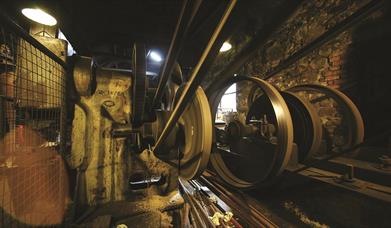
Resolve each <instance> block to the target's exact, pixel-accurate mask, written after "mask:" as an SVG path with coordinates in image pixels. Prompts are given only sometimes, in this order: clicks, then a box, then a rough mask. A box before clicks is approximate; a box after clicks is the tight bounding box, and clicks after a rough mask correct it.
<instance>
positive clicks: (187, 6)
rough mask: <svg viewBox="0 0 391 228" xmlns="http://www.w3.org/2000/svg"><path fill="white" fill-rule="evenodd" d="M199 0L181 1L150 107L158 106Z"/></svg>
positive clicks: (197, 7) (199, 3)
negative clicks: (176, 21) (180, 8)
mask: <svg viewBox="0 0 391 228" xmlns="http://www.w3.org/2000/svg"><path fill="white" fill-rule="evenodd" d="M201 1H202V0H201ZM201 1H200V0H198V1H188V0H185V1H184V2H183V6H182V10H181V13H180V16H179V19H178V23H177V25H176V27H175V31H174V35H173V37H172V40H171V44H170V48H169V49H168V53H167V57H166V59H165V61H164V64H163V68H162V71H161V72H160V79H159V85H158V87H157V89H156V93H155V96H154V97H153V101H152V106H151V108H156V107H158V106H159V105H158V104H159V102H160V101H161V99H162V97H163V94H164V93H163V92H164V88H165V86H166V84H167V81H168V79H169V77H170V75H171V73H172V71H173V69H174V66H175V63H176V60H177V58H178V56H179V53H180V51H181V49H182V47H183V44H184V41H185V39H186V36H187V32H188V29H189V27H190V24H191V22H192V21H193V18H194V16H195V14H196V13H197V11H198V9H199V6H200V5H201Z"/></svg>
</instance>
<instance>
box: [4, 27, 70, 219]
mask: <svg viewBox="0 0 391 228" xmlns="http://www.w3.org/2000/svg"><path fill="white" fill-rule="evenodd" d="M0 29H1V30H0V207H1V208H0V210H1V211H0V227H15V226H16V227H19V226H25V225H52V224H58V223H60V222H61V221H62V219H63V216H64V213H65V206H66V205H65V204H66V197H67V191H66V190H67V177H66V175H65V168H64V164H63V159H62V157H61V153H60V152H61V150H62V145H63V141H62V140H61V139H62V137H63V134H62V131H63V129H64V118H65V84H66V83H65V82H66V74H65V69H64V68H63V66H62V65H61V64H59V63H58V62H56V61H54V60H53V59H52V58H50V57H49V56H48V55H47V54H45V52H43V51H42V50H41V49H40V48H38V47H36V45H33V44H32V43H31V42H29V41H27V40H26V39H25V38H23V37H21V36H20V35H19V33H15V32H14V31H13V30H12V29H11V28H10V27H9V26H7V25H5V24H3V22H2V21H0ZM65 53H66V49H65Z"/></svg>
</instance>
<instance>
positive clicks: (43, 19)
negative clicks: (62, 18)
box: [22, 8, 57, 26]
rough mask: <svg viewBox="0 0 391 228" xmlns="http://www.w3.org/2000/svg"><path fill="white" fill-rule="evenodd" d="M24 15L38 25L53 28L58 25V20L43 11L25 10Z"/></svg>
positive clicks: (23, 10)
mask: <svg viewBox="0 0 391 228" xmlns="http://www.w3.org/2000/svg"><path fill="white" fill-rule="evenodd" d="M22 14H23V15H24V16H26V17H27V18H28V19H30V20H32V21H35V22H37V23H40V24H43V25H48V26H53V25H56V24H57V20H56V18H54V17H53V16H52V15H50V14H48V13H46V12H45V11H43V10H41V9H33V8H24V9H22Z"/></svg>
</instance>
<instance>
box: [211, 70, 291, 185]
mask: <svg viewBox="0 0 391 228" xmlns="http://www.w3.org/2000/svg"><path fill="white" fill-rule="evenodd" d="M235 83H236V85H237V91H236V93H238V94H237V95H236V97H237V98H238V100H239V101H238V102H239V105H238V106H247V107H244V108H243V107H241V108H240V109H239V108H238V110H237V113H229V112H227V113H223V114H221V113H222V112H224V110H223V109H222V108H221V107H222V106H221V105H219V104H220V102H221V100H222V98H223V96H224V94H225V91H226V90H227V89H228V88H229V87H230V86H231V85H233V84H235ZM243 84H244V86H243ZM248 84H253V85H254V86H257V87H258V88H260V90H261V93H262V95H261V96H260V97H259V100H258V101H256V102H254V103H252V104H251V105H250V106H248V105H246V104H247V102H242V101H240V98H241V97H243V96H242V94H241V93H245V90H246V89H243V88H251V87H249V86H248ZM241 86H242V87H243V88H238V87H241ZM227 94H228V93H227ZM223 99H224V98H223ZM244 100H245V99H244ZM209 103H210V105H211V107H212V114H213V118H214V119H213V120H214V123H213V124H214V126H215V128H214V139H213V140H214V145H215V147H214V150H213V153H212V154H211V158H210V161H211V164H212V166H213V168H214V170H215V171H216V173H217V174H218V175H219V176H220V177H221V178H222V179H223V180H224V181H226V182H227V183H228V184H229V185H231V186H234V187H237V188H252V187H255V186H259V185H268V184H270V183H271V182H272V181H274V180H275V179H276V177H277V176H278V175H279V174H281V173H282V171H283V170H284V169H285V167H286V166H287V163H288V161H289V159H290V157H291V152H292V147H293V127H292V119H291V115H290V112H289V110H288V106H287V105H286V103H285V101H284V98H283V97H282V96H281V94H280V93H279V91H278V90H277V89H275V88H274V87H273V86H272V85H270V84H269V83H267V82H266V81H264V80H261V79H259V78H255V77H240V76H238V77H234V78H232V79H230V80H228V81H226V82H225V83H224V84H223V86H222V88H221V89H219V90H218V91H216V92H215V93H214V94H212V95H211V96H210V97H209ZM221 116H224V117H225V118H224V119H223V120H224V122H225V123H224V125H221V124H219V122H218V120H216V117H217V118H220V120H221ZM232 116H233V117H232Z"/></svg>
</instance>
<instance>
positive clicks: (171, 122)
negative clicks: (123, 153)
mask: <svg viewBox="0 0 391 228" xmlns="http://www.w3.org/2000/svg"><path fill="white" fill-rule="evenodd" d="M236 2H237V0H230V2H229V3H228V5H227V7H226V10H225V12H224V14H223V15H222V17H221V19H220V22H219V23H218V24H217V27H216V28H215V30H214V32H213V34H212V37H211V38H210V40H209V42H208V45H207V46H206V48H205V50H204V52H203V53H202V55H201V57H200V60H199V61H198V63H197V65H196V66H195V68H194V69H193V71H192V74H191V76H190V79H189V82H188V83H186V85H185V87H184V89H183V93H182V94H181V96H180V98H179V100H178V103H177V104H176V106H175V108H174V111H173V112H172V114H171V115H170V118H169V119H168V121H167V124H166V126H165V128H164V129H163V131H162V134H161V135H160V137H159V139H158V140H157V142H156V144H155V147H154V149H153V151H154V153H158V151H159V148H160V146H161V145H162V144H163V143H164V141H165V140H166V139H167V137H168V135H169V134H170V132H171V130H172V128H173V127H174V126H175V123H176V122H177V121H178V119H179V117H180V116H181V115H182V113H183V111H184V110H185V108H186V106H187V104H188V102H189V101H190V99H192V98H193V95H194V93H195V91H196V89H197V88H198V86H199V85H200V84H201V80H197V77H199V74H198V72H199V70H200V69H201V66H202V64H203V63H204V61H205V59H206V58H207V56H208V54H209V52H210V50H211V48H212V46H213V44H214V42H215V41H216V39H217V37H218V35H219V34H220V31H221V29H222V28H223V26H224V24H225V22H226V21H227V19H228V17H229V15H230V14H231V12H232V10H233V8H234V6H235V4H236Z"/></svg>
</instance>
